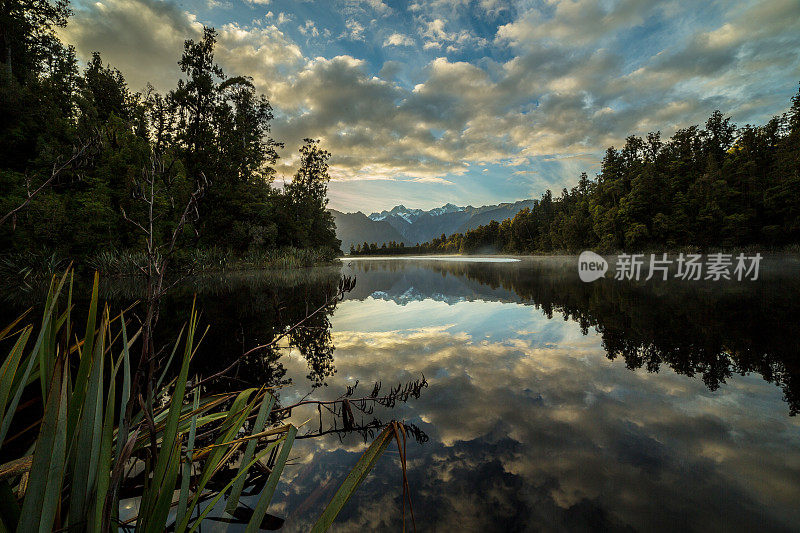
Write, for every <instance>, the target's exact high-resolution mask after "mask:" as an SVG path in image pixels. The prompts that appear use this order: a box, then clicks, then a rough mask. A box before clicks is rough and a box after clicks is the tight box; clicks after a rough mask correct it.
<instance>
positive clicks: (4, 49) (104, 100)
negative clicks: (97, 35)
mask: <svg viewBox="0 0 800 533" xmlns="http://www.w3.org/2000/svg"><path fill="white" fill-rule="evenodd" d="M69 15H70V10H69V7H68V3H67V2H66V1H65V0H59V1H58V2H47V1H32V2H11V3H5V4H4V7H3V13H2V14H1V15H0V19H1V20H0V28H1V29H0V32H2V38H0V62H2V65H1V66H2V69H0V217H3V220H2V222H0V247H1V249H2V250H4V251H5V252H6V258H8V257H11V256H15V257H18V258H19V257H23V258H24V257H28V258H36V257H43V256H51V255H55V256H58V257H60V258H69V259H77V260H78V261H79V262H80V261H83V260H86V261H88V262H89V263H90V264H91V263H92V258H96V257H97V256H98V255H102V254H105V257H106V258H107V257H109V256H111V257H113V256H114V255H119V254H122V253H123V252H125V251H130V250H141V249H142V248H143V245H144V243H143V242H142V241H143V239H145V238H147V237H146V235H147V232H146V231H141V230H142V227H141V226H144V229H145V230H147V229H149V227H148V225H149V224H150V222H151V221H152V223H153V232H152V233H153V235H154V239H155V240H161V241H164V240H169V239H170V238H171V236H172V235H173V234H174V233H175V231H174V229H175V227H176V225H177V224H179V223H180V222H181V220H183V222H184V224H185V228H183V230H182V231H180V232H179V234H176V235H177V241H178V242H177V243H176V247H175V249H176V250H177V251H178V252H179V253H180V254H182V255H183V257H184V258H189V259H191V257H192V255H193V254H195V253H197V251H198V250H204V251H206V252H207V251H208V250H216V251H217V252H220V253H223V254H228V255H233V256H244V255H246V254H251V255H252V254H256V255H257V254H258V253H259V252H263V251H267V250H271V251H274V250H279V249H286V250H295V251H298V250H305V251H307V250H315V251H316V252H318V253H316V254H315V255H314V257H328V258H332V257H333V256H334V255H336V254H337V253H338V247H339V241H338V240H337V239H336V235H335V227H334V223H333V218H332V216H331V215H330V214H329V213H328V211H327V209H326V204H327V198H326V193H327V182H328V180H329V176H328V160H329V158H330V154H329V153H328V152H327V151H325V150H324V149H322V148H321V147H320V146H319V144H318V142H317V141H314V140H312V139H306V141H305V145H304V146H303V147H302V149H301V151H300V167H299V169H298V170H297V173H296V174H295V176H294V179H293V180H292V181H291V183H289V184H287V185H286V186H285V187H284V188H277V187H272V186H271V185H270V184H271V182H272V180H273V179H274V177H275V174H276V173H275V170H274V164H275V163H276V161H277V160H278V157H279V154H278V150H279V149H280V148H281V147H282V144H281V143H279V142H277V141H275V140H273V139H272V138H271V137H270V122H271V120H272V119H273V113H272V108H271V106H270V103H269V102H268V101H267V99H266V98H265V97H264V96H263V95H260V94H258V93H257V91H256V89H255V87H254V85H253V82H252V80H251V79H250V78H248V77H242V76H235V77H229V76H226V74H225V73H224V72H223V70H222V69H221V68H220V66H219V65H217V64H216V63H215V61H214V46H215V41H216V32H215V30H214V29H212V28H206V29H205V31H204V35H203V37H202V39H200V40H198V41H194V40H187V41H186V42H185V46H184V50H183V55H182V57H181V58H180V61H179V62H178V63H177V64H176V73H177V69H180V81H179V82H178V84H177V86H176V87H175V88H174V89H172V90H170V91H168V92H167V93H165V94H161V93H159V92H157V91H156V90H154V89H153V88H152V87H149V86H148V88H147V89H146V90H145V91H144V92H142V93H138V92H132V91H131V89H130V88H129V87H128V86H127V84H126V82H125V78H124V76H123V74H122V73H121V72H120V71H119V70H117V69H115V68H113V67H111V66H109V65H107V64H105V63H104V61H103V59H102V58H101V56H100V55H99V54H98V53H95V54H93V56H92V58H91V60H90V61H88V64H87V65H86V66H85V67H83V68H81V67H80V66H79V63H78V60H77V58H76V53H75V49H74V48H73V47H71V46H69V45H65V44H64V43H62V42H60V41H59V39H58V38H57V36H56V30H57V29H58V28H59V27H63V26H65V25H66V24H67V21H68V18H69ZM176 52H177V51H176Z"/></svg>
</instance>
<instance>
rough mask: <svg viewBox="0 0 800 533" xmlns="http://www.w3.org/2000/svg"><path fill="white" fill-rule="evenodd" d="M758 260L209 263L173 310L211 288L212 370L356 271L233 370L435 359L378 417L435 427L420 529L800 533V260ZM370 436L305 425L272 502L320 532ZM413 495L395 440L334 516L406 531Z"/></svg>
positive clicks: (421, 446)
mask: <svg viewBox="0 0 800 533" xmlns="http://www.w3.org/2000/svg"><path fill="white" fill-rule="evenodd" d="M495 259H497V258H495ZM762 268H763V269H764V270H763V271H762V276H761V279H760V280H759V281H755V282H742V283H711V282H708V283H701V282H674V283H669V282H651V283H634V284H631V283H623V282H618V281H613V280H600V281H598V282H595V283H592V284H585V283H582V282H580V281H579V280H578V276H577V269H576V259H575V258H548V259H531V258H525V259H521V260H518V261H513V260H505V261H492V262H480V261H474V260H470V261H464V260H454V259H453V258H448V259H447V260H434V259H426V258H415V259H391V260H381V259H363V260H349V259H345V260H344V261H343V263H342V266H341V268H339V267H336V268H327V269H317V270H309V271H300V272H293V273H283V274H280V275H277V274H275V273H258V274H239V275H228V276H225V277H209V278H204V279H200V280H197V282H196V283H195V284H194V285H193V286H191V287H186V288H184V289H183V290H182V291H181V292H179V293H178V294H176V295H175V296H174V297H173V298H171V299H170V301H168V302H167V303H166V304H165V306H164V311H163V312H162V322H161V327H162V329H163V333H164V334H168V333H171V332H174V331H175V330H176V328H178V327H179V324H180V323H181V322H182V321H183V320H185V314H186V313H187V312H188V311H187V309H188V307H189V306H190V305H191V299H192V294H193V293H194V292H195V291H198V292H199V295H198V300H199V305H200V307H201V308H202V309H203V312H204V316H203V318H204V320H205V321H206V322H207V323H209V324H211V326H212V328H211V330H210V332H209V334H208V336H207V337H206V339H205V340H204V342H203V345H202V350H201V352H200V354H199V355H200V356H199V357H198V359H197V364H196V366H195V368H196V369H197V370H198V371H201V372H204V373H206V374H207V373H209V372H211V371H212V370H214V369H220V368H223V367H224V366H227V364H229V362H230V361H232V360H233V358H235V357H236V355H237V354H241V353H242V351H244V350H246V349H247V348H249V347H252V346H254V345H256V344H258V343H262V342H264V341H267V340H269V339H271V338H272V337H273V336H274V335H275V333H276V332H277V331H279V330H280V329H281V328H282V327H285V325H287V324H291V323H293V322H295V321H296V320H298V319H299V318H302V317H303V316H305V314H306V313H307V312H308V310H311V309H315V308H316V307H317V306H319V305H320V304H321V302H322V301H324V298H325V295H326V294H330V293H331V291H334V290H335V287H336V284H337V281H338V278H339V276H340V275H341V274H344V275H350V276H356V278H357V285H356V288H355V290H354V291H353V292H351V293H350V294H348V295H347V297H346V298H345V300H344V301H342V302H339V303H338V304H336V305H335V306H334V305H332V306H330V307H329V308H328V309H327V310H326V311H327V312H324V313H320V314H318V315H316V316H315V317H314V319H312V320H311V321H310V322H308V323H307V324H306V325H307V326H308V327H306V328H301V329H300V330H298V331H297V332H295V333H294V334H293V335H292V336H291V337H290V339H289V341H288V342H284V346H283V347H282V348H281V349H279V350H275V351H273V352H270V353H269V354H267V355H266V356H263V357H254V358H250V359H248V360H247V361H245V362H244V363H243V366H242V368H241V369H240V371H239V373H238V375H237V376H236V378H235V380H232V381H230V382H226V383H220V384H219V385H218V386H219V387H237V388H240V387H243V386H245V384H249V383H252V384H260V383H270V384H277V383H289V382H291V385H287V386H286V387H285V388H283V389H282V390H281V392H280V402H281V403H282V404H283V405H289V404H291V403H294V402H295V401H297V400H299V399H300V398H301V397H303V396H305V395H306V394H308V393H309V392H311V394H312V397H314V398H316V399H326V400H332V399H335V398H337V397H339V396H341V395H342V393H343V392H344V391H345V390H346V389H347V387H348V386H353V385H355V383H356V382H358V383H359V385H358V387H357V388H356V391H355V393H354V394H353V397H360V396H367V395H369V393H370V392H371V391H372V387H373V384H374V383H375V382H376V381H380V382H382V385H383V388H382V391H383V392H386V391H387V390H388V389H389V388H390V386H391V385H396V384H398V383H405V382H408V381H410V380H415V379H419V378H420V377H421V376H422V375H424V376H425V379H426V380H427V382H428V384H429V386H428V388H426V389H423V390H422V394H421V396H420V397H419V398H417V399H414V398H412V399H411V400H409V402H408V403H406V404H398V406H397V407H396V408H394V409H391V410H389V409H383V408H381V409H376V410H375V412H374V413H373V414H370V415H364V416H363V422H365V423H366V422H369V421H371V420H372V419H373V418H378V419H380V420H381V421H382V422H387V421H389V420H391V419H392V418H396V419H398V420H404V421H405V422H406V423H408V424H414V425H415V426H416V427H418V428H419V430H420V431H421V432H423V433H424V436H423V435H422V433H421V434H420V439H419V440H420V441H423V442H419V443H418V442H415V441H414V440H412V441H411V442H410V443H409V445H408V460H409V467H410V470H409V481H410V486H411V490H412V495H413V496H412V497H413V503H414V512H415V517H416V522H417V526H418V530H419V531H454V530H455V531H531V530H533V531H535V530H546V531H548V530H566V529H568V530H664V531H675V530H697V531H708V530H714V531H716V530H741V531H750V530H753V529H760V530H775V531H782V530H786V531H789V530H798V527H800V526H798V524H800V505H798V501H800V418H798V417H796V416H792V415H793V414H794V413H796V412H797V411H798V410H800V355H799V354H800V337H799V336H798V330H797V317H798V313H799V312H800V298H799V297H800V276H798V272H800V261H798V260H796V259H786V258H783V259H780V260H775V259H773V260H771V261H769V262H767V263H766V264H764V265H763V266H762ZM106 296H107V297H109V298H110V299H112V301H113V303H117V304H122V303H123V302H126V301H128V300H130V299H131V298H132V297H133V296H135V289H133V288H126V287H124V286H122V285H121V284H119V283H110V284H109V285H107V286H106ZM318 416H319V415H318V413H317V410H316V408H309V409H307V410H303V409H297V410H295V412H294V413H293V416H292V420H293V421H294V422H295V423H298V424H299V423H302V422H305V421H306V420H308V419H311V421H310V422H308V423H307V424H306V425H305V426H303V428H302V429H301V431H300V434H301V435H302V434H304V433H312V432H317V431H319V430H320V425H319V419H318ZM356 421H357V422H361V421H362V417H361V416H360V415H359V414H358V413H356ZM332 424H333V420H332V418H330V417H329V416H326V417H325V419H324V420H323V425H322V430H323V431H328V430H330V429H331V428H332ZM338 427H341V424H340V423H339V426H338ZM365 446H366V445H365V443H364V438H363V436H361V435H359V434H355V433H350V434H341V433H329V434H326V435H324V436H321V437H316V438H308V439H302V440H298V441H297V442H296V444H295V447H294V448H293V450H292V454H291V458H292V459H291V463H292V464H291V465H290V466H288V467H287V470H286V472H285V473H284V478H283V481H282V482H281V484H280V485H279V487H278V492H277V493H276V497H275V500H274V501H273V505H272V507H271V509H270V512H271V513H272V514H273V515H276V516H279V517H282V518H285V519H286V522H285V524H284V526H283V530H287V531H306V530H308V527H309V525H310V524H311V523H313V521H314V520H315V519H316V517H317V515H318V514H319V512H320V510H321V509H322V508H323V507H324V505H325V504H326V503H327V502H328V500H329V499H330V497H331V496H332V494H333V492H334V491H335V490H336V488H338V486H339V484H340V483H341V482H342V480H343V479H344V477H345V476H346V474H347V472H348V470H349V469H350V468H351V467H352V466H353V464H354V463H355V462H356V461H357V459H358V457H359V455H360V453H361V452H362V451H363V450H364V448H365ZM401 495H402V492H401V471H400V466H399V460H398V455H397V453H396V449H395V448H394V446H392V447H390V449H389V452H388V453H387V454H386V455H385V456H384V457H383V458H381V460H380V461H379V462H378V464H377V466H376V468H375V470H373V472H372V473H371V474H370V475H369V477H368V478H367V479H366V481H365V482H364V484H363V485H362V486H361V488H360V489H359V492H358V493H357V494H356V495H355V496H354V497H353V498H352V499H351V500H350V502H348V504H347V506H346V507H345V508H344V510H343V511H342V513H341V514H340V515H339V518H338V520H337V522H336V524H335V526H334V530H338V531H363V530H375V529H384V530H389V531H394V530H398V528H399V525H400V520H401V503H400V502H401ZM245 501H246V499H245ZM225 527H226V525H225V524H221V523H217V524H214V523H212V524H209V527H206V526H204V528H203V529H204V531H216V530H224V529H225ZM215 528H218V529H215Z"/></svg>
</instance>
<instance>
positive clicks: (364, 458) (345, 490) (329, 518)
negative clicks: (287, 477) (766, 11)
mask: <svg viewBox="0 0 800 533" xmlns="http://www.w3.org/2000/svg"><path fill="white" fill-rule="evenodd" d="M393 434H394V431H393V429H392V425H391V424H390V425H388V426H386V428H384V430H383V431H382V432H381V434H380V435H378V438H376V439H375V440H374V441H373V442H372V444H370V446H369V448H367V450H366V451H365V452H364V453H363V455H361V458H360V459H359V460H358V462H357V463H356V465H355V466H354V467H353V469H352V470H351V471H350V474H348V476H347V478H346V479H345V480H344V482H343V483H342V486H341V487H339V490H337V491H336V494H334V496H333V498H332V499H331V501H330V503H329V504H328V506H327V507H326V508H325V510H324V511H323V512H322V515H320V517H319V519H318V520H317V522H316V524H314V527H313V528H312V529H311V531H312V533H321V532H323V531H327V530H328V528H330V527H331V524H333V521H334V519H335V518H336V515H338V514H339V511H341V510H342V508H343V507H344V504H346V503H347V500H349V499H350V497H351V496H352V495H353V493H354V492H355V491H356V489H357V488H358V486H359V485H360V484H361V482H362V481H363V480H364V478H365V477H366V476H367V474H368V473H369V471H370V470H372V467H373V466H374V465H375V462H376V461H377V460H378V457H380V456H381V455H383V452H384V451H386V448H387V447H388V446H389V443H390V442H391V441H392V436H393Z"/></svg>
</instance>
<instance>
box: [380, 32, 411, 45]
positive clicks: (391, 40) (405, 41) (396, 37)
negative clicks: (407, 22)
mask: <svg viewBox="0 0 800 533" xmlns="http://www.w3.org/2000/svg"><path fill="white" fill-rule="evenodd" d="M415 44H416V42H415V41H414V39H412V38H411V37H410V36H408V35H404V34H402V33H393V34H391V35H390V36H388V37H387V38H386V40H385V41H384V42H383V46H414V45H415Z"/></svg>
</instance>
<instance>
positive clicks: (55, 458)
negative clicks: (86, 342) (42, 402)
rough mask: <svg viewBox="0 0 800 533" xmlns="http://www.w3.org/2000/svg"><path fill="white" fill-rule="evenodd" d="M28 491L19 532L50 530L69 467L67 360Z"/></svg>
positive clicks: (54, 385)
mask: <svg viewBox="0 0 800 533" xmlns="http://www.w3.org/2000/svg"><path fill="white" fill-rule="evenodd" d="M55 370H56V371H55V372H54V373H53V374H54V375H53V379H52V380H51V383H50V385H51V386H50V393H49V394H48V399H47V405H46V406H45V413H44V418H43V419H42V427H41V431H40V433H39V438H38V440H37V441H36V451H35V452H34V455H33V465H32V466H31V472H30V477H29V485H28V490H27V492H26V496H25V501H24V502H23V504H22V515H21V517H20V524H19V528H18V531H20V532H22V533H26V532H28V531H30V532H37V531H50V530H51V529H52V527H53V521H54V520H55V516H56V510H57V509H58V506H59V504H60V502H61V484H62V482H63V477H64V470H65V468H66V448H67V436H66V429H67V403H68V400H67V398H68V396H67V389H68V387H67V373H68V368H67V366H66V365H64V364H63V359H61V358H59V359H58V360H57V362H56V369H55Z"/></svg>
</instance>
